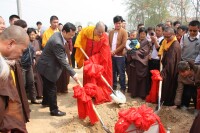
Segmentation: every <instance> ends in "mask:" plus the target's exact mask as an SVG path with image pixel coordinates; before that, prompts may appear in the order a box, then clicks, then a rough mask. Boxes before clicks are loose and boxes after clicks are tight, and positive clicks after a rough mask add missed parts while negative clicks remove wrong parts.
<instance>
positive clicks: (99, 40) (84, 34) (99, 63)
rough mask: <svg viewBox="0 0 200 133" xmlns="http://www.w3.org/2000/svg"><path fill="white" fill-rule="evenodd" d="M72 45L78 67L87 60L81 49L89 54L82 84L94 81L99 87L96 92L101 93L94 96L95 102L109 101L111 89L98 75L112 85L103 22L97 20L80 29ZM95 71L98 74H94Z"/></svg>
mask: <svg viewBox="0 0 200 133" xmlns="http://www.w3.org/2000/svg"><path fill="white" fill-rule="evenodd" d="M74 47H75V48H76V54H75V60H76V62H77V64H78V68H81V67H82V66H83V64H84V61H86V60H87V59H86V57H85V55H84V54H83V52H82V51H81V50H83V51H85V53H86V54H87V56H89V60H88V61H86V62H85V65H84V66H85V67H84V72H83V82H84V85H85V84H86V83H94V84H96V85H97V86H98V87H99V89H98V93H101V94H102V95H101V97H95V103H96V104H100V103H104V102H109V101H111V97H110V94H111V90H110V89H109V88H108V86H107V85H106V84H105V83H104V82H103V81H102V80H101V77H100V75H103V76H104V77H105V79H106V80H107V82H108V83H109V84H110V85H111V86H112V62H111V54H110V47H109V42H108V36H107V34H106V33H105V25H104V23H103V22H98V23H97V24H96V26H88V27H86V28H84V29H82V30H81V32H80V33H79V34H78V36H77V39H76V42H75V45H74ZM93 68H94V69H95V70H94V69H93ZM92 70H94V73H92ZM97 71H98V74H96V73H97ZM88 72H90V73H88Z"/></svg>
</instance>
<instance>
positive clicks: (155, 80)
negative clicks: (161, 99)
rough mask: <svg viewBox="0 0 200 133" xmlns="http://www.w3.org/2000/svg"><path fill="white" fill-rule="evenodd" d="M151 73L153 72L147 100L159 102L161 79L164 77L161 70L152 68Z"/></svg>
mask: <svg viewBox="0 0 200 133" xmlns="http://www.w3.org/2000/svg"><path fill="white" fill-rule="evenodd" d="M151 73H152V76H151V79H152V82H151V89H150V92H149V95H148V96H147V97H146V102H149V103H157V101H158V89H159V81H160V80H162V77H161V76H160V72H159V71H158V70H151Z"/></svg>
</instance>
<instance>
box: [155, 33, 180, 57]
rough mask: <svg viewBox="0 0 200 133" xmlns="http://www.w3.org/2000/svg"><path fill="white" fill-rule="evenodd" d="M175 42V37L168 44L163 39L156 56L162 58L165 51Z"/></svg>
mask: <svg viewBox="0 0 200 133" xmlns="http://www.w3.org/2000/svg"><path fill="white" fill-rule="evenodd" d="M175 41H177V38H176V36H174V38H173V39H172V40H171V41H169V42H167V40H166V39H164V40H163V42H162V45H161V46H160V50H159V52H158V55H159V56H162V55H163V53H164V51H167V50H168V49H169V48H170V46H171V45H172V44H173V43H174V42H175Z"/></svg>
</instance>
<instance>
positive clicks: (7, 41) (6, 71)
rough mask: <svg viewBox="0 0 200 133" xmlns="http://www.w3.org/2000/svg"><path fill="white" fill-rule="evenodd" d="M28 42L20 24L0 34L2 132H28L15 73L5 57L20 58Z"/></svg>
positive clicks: (0, 123)
mask: <svg viewBox="0 0 200 133" xmlns="http://www.w3.org/2000/svg"><path fill="white" fill-rule="evenodd" d="M28 44H29V37H28V35H27V33H26V31H25V30H24V29H23V28H21V27H19V26H14V25H13V26H10V27H8V28H7V29H5V30H4V31H3V32H2V33H1V34H0V132H17V133H27V130H26V126H25V118H24V115H23V109H22V102H21V100H20V97H19V93H18V90H17V87H16V80H15V75H14V72H13V70H12V69H10V67H9V66H8V64H7V63H6V60H5V59H9V60H15V59H18V58H19V57H20V56H22V53H23V51H24V50H25V49H26V48H27V46H28Z"/></svg>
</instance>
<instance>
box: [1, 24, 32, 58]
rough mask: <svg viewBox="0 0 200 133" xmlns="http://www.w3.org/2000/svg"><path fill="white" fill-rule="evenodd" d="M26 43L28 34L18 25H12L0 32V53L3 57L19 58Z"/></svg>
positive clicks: (26, 45) (27, 42)
mask: <svg viewBox="0 0 200 133" xmlns="http://www.w3.org/2000/svg"><path fill="white" fill-rule="evenodd" d="M28 44H29V37H28V34H27V33H26V31H25V30H24V29H23V28H21V27H19V26H16V25H12V26H10V27H8V28H6V29H5V30H4V31H3V32H2V33H1V34H0V53H1V55H2V56H3V57H4V58H7V59H11V60H13V59H18V58H20V57H21V56H22V54H23V52H24V50H25V49H26V48H27V47H28Z"/></svg>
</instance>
